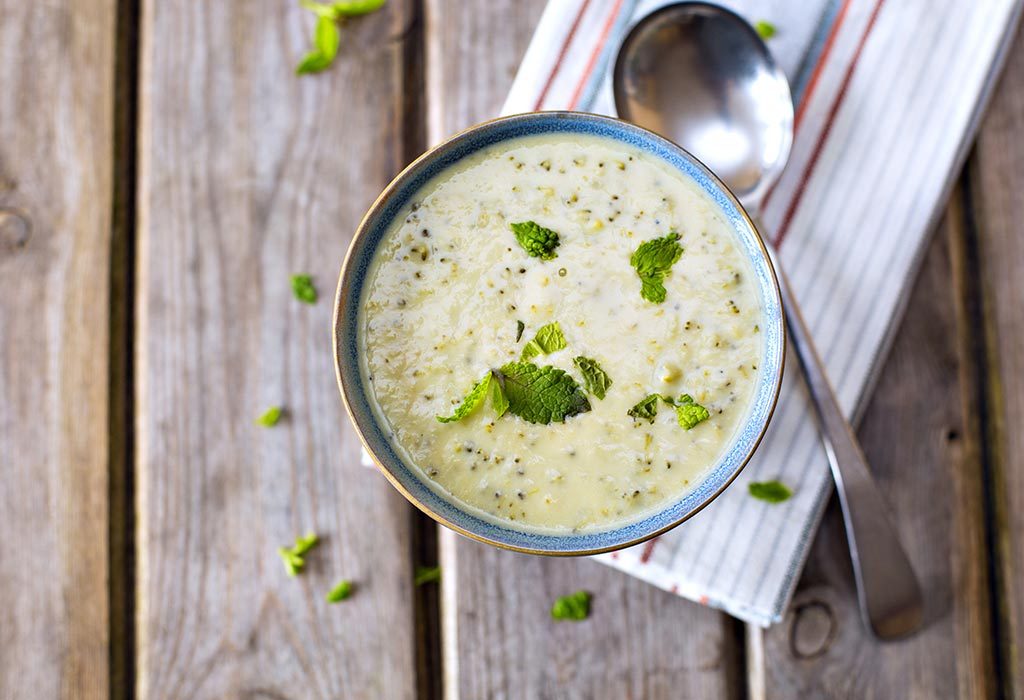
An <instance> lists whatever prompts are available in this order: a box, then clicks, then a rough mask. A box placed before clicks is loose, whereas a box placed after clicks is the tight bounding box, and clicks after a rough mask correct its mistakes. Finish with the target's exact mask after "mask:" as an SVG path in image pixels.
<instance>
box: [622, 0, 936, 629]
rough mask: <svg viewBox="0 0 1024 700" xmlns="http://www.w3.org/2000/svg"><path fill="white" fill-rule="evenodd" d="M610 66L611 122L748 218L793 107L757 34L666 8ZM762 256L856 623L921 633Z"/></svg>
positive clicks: (800, 333) (786, 299)
mask: <svg viewBox="0 0 1024 700" xmlns="http://www.w3.org/2000/svg"><path fill="white" fill-rule="evenodd" d="M612 70H613V72H612V88H613V93H614V96H615V107H616V109H617V111H618V114H619V116H620V117H622V118H623V119H627V120H629V121H632V122H635V123H637V124H639V125H641V126H644V127H647V128H648V129H651V130H653V131H656V132H658V133H661V134H664V135H665V136H667V137H669V138H671V139H672V140H674V141H675V142H676V143H678V144H679V145H680V146H682V147H683V148H685V149H687V150H688V151H690V152H691V153H693V154H694V155H695V156H696V157H697V158H699V159H700V160H701V161H703V162H704V163H705V164H706V165H707V166H708V167H709V168H711V170H712V171H713V172H715V173H716V174H717V175H718V176H719V177H721V178H722V179H723V180H724V181H725V183H726V184H727V185H728V186H729V187H730V189H732V191H733V192H734V193H735V194H736V196H737V197H738V198H739V199H740V201H741V202H742V203H743V205H744V207H745V208H746V209H747V210H748V211H750V212H751V213H752V214H753V215H754V216H756V213H757V211H758V210H759V209H760V205H761V202H762V200H763V199H764V196H765V193H766V192H768V191H769V190H770V189H771V187H772V185H773V184H774V183H775V182H776V180H777V179H778V177H779V175H780V174H781V173H782V170H783V168H784V167H785V165H786V161H787V160H788V158H789V151H790V146H791V144H792V140H793V101H792V97H791V95H790V90H789V83H788V82H787V81H786V76H785V75H784V74H783V73H782V71H781V70H780V69H779V68H778V66H777V65H776V64H775V61H774V60H773V59H772V57H771V54H770V53H769V52H768V49H767V48H766V47H765V45H764V42H762V41H761V39H760V38H759V37H758V35H757V33H756V32H755V31H754V29H753V28H752V27H751V26H750V25H749V24H747V22H746V21H745V20H743V19H742V18H741V17H739V16H738V15H736V14H734V13H732V12H730V11H729V10H726V9H723V8H721V7H718V6H716V5H711V4H707V3H701V2H684V3H678V4H674V5H669V6H667V7H664V8H662V9H660V10H657V11H656V12H654V13H652V14H650V15H647V16H646V17H644V18H643V19H641V20H640V21H639V22H638V23H637V24H636V25H635V26H634V27H633V28H632V29H631V30H630V32H629V33H628V34H627V36H626V37H625V39H624V40H623V42H622V45H621V46H620V48H619V52H618V56H617V58H616V61H615V64H614V67H613V69H612ZM769 253H770V255H771V256H772V262H773V263H774V265H775V269H776V271H777V273H778V275H779V282H780V286H781V289H782V301H783V306H784V307H785V309H786V320H787V323H788V326H789V331H790V340H791V342H792V346H793V349H794V350H795V351H796V354H797V357H798V358H799V360H800V364H801V366H802V367H803V370H804V375H805V377H806V379H807V385H808V389H809V390H810V394H811V398H812V402H813V404H814V407H815V409H816V413H817V418H818V426H819V428H820V430H821V434H822V440H823V442H824V443H825V451H826V453H827V454H828V461H829V464H830V465H831V467H832V475H833V477H834V478H835V482H836V490H837V491H838V493H839V502H840V504H841V505H842V510H843V521H844V522H845V524H846V537H847V540H848V541H849V544H850V559H851V560H852V563H853V572H854V578H855V579H856V584H857V598H858V601H859V603H860V610H861V615H862V616H863V618H864V621H865V623H866V624H867V625H868V627H869V628H870V629H871V630H872V631H873V632H874V634H875V635H876V636H877V637H879V638H881V639H893V638H896V637H902V636H904V635H907V634H909V633H911V632H913V631H914V630H916V629H917V628H918V627H919V626H920V625H921V622H922V617H923V615H922V601H921V590H920V588H919V587H918V584H917V579H916V578H915V576H914V571H913V569H912V568H911V567H910V562H909V561H908V559H907V555H906V553H905V552H904V551H903V548H902V547H901V546H900V542H899V539H898V537H897V535H896V530H895V528H894V527H893V525H892V522H891V520H890V518H889V515H888V513H887V509H886V506H885V499H884V498H883V497H882V494H881V493H880V492H879V490H878V486H877V484H875V482H874V480H873V479H872V477H871V473H870V471H869V469H868V465H867V461H866V460H865V458H864V452H863V451H862V450H861V448H860V445H859V444H858V443H857V439H856V437H855V436H854V434H853V431H852V430H851V428H850V424H849V423H848V422H847V421H846V419H845V418H844V416H843V414H842V412H841V411H840V409H839V404H838V402H837V401H836V397H835V393H834V392H833V390H832V386H831V384H830V383H829V381H828V377H827V376H826V375H825V368H824V366H823V365H822V363H821V359H820V358H819V357H818V353H817V352H816V351H815V349H814V345H813V342H812V339H811V334H810V332H809V331H808V330H807V326H806V325H805V324H804V321H803V318H802V317H801V316H800V311H799V308H798V307H797V304H796V300H795V299H794V298H793V295H792V292H791V291H790V288H789V283H788V281H787V280H786V276H785V274H784V273H783V272H782V269H781V267H780V266H779V260H778V257H777V256H776V255H775V254H774V251H771V246H770V245H769Z"/></svg>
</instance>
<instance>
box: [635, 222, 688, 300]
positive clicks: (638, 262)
mask: <svg viewBox="0 0 1024 700" xmlns="http://www.w3.org/2000/svg"><path fill="white" fill-rule="evenodd" d="M678 240H679V234H678V233H675V232H672V233H670V234H669V235H667V236H664V237H662V238H655V239H653V240H650V241H646V242H645V243H641V244H640V247H638V248H637V249H636V250H635V251H634V252H633V255H632V256H630V258H629V264H630V265H632V266H633V268H634V269H635V270H636V274H637V276H638V277H639V278H640V296H642V297H643V298H644V299H646V300H647V301H653V302H654V303H656V304H660V303H661V302H663V301H665V295H666V291H665V285H664V281H665V277H666V276H668V273H669V271H670V270H671V269H672V266H673V265H674V264H675V263H676V261H677V260H679V258H680V256H681V255H682V254H683V247H682V246H681V245H679V243H677V242H676V241H678Z"/></svg>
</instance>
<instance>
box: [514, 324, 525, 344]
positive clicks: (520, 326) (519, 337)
mask: <svg viewBox="0 0 1024 700" xmlns="http://www.w3.org/2000/svg"><path fill="white" fill-rule="evenodd" d="M525 330H526V324H525V323H523V322H522V321H516V342H517V343H518V342H519V341H520V340H522V339H523V331H525Z"/></svg>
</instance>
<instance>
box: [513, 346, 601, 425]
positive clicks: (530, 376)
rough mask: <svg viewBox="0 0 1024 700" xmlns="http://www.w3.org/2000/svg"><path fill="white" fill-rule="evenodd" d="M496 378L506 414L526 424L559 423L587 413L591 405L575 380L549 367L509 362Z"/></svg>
mask: <svg viewBox="0 0 1024 700" xmlns="http://www.w3.org/2000/svg"><path fill="white" fill-rule="evenodd" d="M498 376H499V380H500V381H501V382H502V386H503V388H504V390H505V397H506V398H507V399H508V410H509V412H510V413H512V414H513V415H516V416H519V417H520V418H522V419H523V420H525V421H527V422H529V423H543V424H545V425H546V424H548V423H552V422H556V421H557V422H559V423H561V422H564V421H565V419H566V418H569V417H571V416H575V415H577V414H580V413H586V412H587V411H589V410H590V402H589V401H588V400H587V396H586V394H584V393H583V390H582V389H581V388H580V385H579V384H577V383H576V380H575V379H573V378H572V377H571V376H569V375H568V374H566V373H565V372H563V371H562V370H560V369H557V368H555V367H551V366H550V365H549V366H546V367H538V366H537V365H535V364H533V363H531V362H522V361H520V362H509V363H508V364H506V365H504V366H503V367H502V368H501V369H500V370H499V371H498Z"/></svg>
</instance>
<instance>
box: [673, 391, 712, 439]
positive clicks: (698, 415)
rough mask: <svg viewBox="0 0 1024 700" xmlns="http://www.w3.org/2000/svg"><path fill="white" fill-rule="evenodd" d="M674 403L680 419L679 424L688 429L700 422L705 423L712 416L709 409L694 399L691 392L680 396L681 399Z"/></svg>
mask: <svg viewBox="0 0 1024 700" xmlns="http://www.w3.org/2000/svg"><path fill="white" fill-rule="evenodd" d="M673 405H674V406H675V407H676V418H678V419H679V425H681V426H683V427H684V428H686V429H687V430H690V429H691V428H694V427H695V426H696V425H697V424H698V423H703V422H704V421H706V420H707V419H708V418H710V417H711V413H709V412H708V409H706V408H704V407H703V406H701V405H700V404H699V403H697V402H696V401H694V400H693V397H692V396H690V395H689V394H683V395H682V396H680V397H679V401H676V402H675V403H674V404H673Z"/></svg>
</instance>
